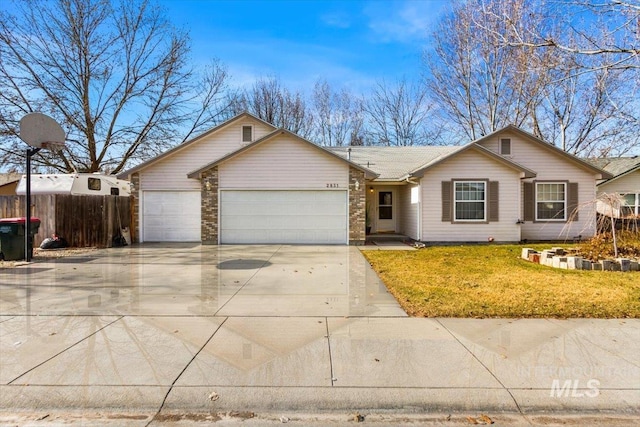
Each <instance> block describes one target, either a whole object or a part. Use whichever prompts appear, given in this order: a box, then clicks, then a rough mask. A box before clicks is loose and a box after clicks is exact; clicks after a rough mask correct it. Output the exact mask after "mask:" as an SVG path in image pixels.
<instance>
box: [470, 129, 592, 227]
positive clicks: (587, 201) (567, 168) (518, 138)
mask: <svg viewBox="0 0 640 427" xmlns="http://www.w3.org/2000/svg"><path fill="white" fill-rule="evenodd" d="M503 138H510V139H511V156H509V159H511V160H513V161H514V162H516V163H518V164H521V165H522V166H524V167H526V168H528V169H531V170H533V171H535V172H536V174H537V176H536V177H535V178H533V179H528V180H527V182H534V181H558V182H570V183H576V184H578V205H580V211H579V219H578V221H576V222H574V223H572V224H570V225H567V223H565V222H533V221H526V222H525V223H524V224H523V225H522V239H528V240H557V239H564V238H566V237H569V238H572V237H573V236H577V235H582V236H583V237H589V236H593V234H594V233H595V213H594V210H595V203H593V202H594V200H595V184H596V176H595V174H593V173H592V172H589V171H587V170H586V169H583V168H582V167H580V166H578V165H577V163H574V162H572V161H571V160H570V159H567V158H565V157H564V156H562V155H560V154H558V153H554V152H552V151H551V150H549V149H546V148H544V146H540V144H538V143H536V142H533V141H530V140H528V139H525V137H523V136H522V135H521V134H517V133H512V132H500V133H498V134H496V135H494V136H493V137H492V138H491V139H489V140H486V141H483V142H482V146H483V147H485V148H488V149H490V150H492V151H495V152H496V153H497V152H498V144H499V143H500V140H501V139H503ZM523 187H524V186H523ZM567 188H568V186H567ZM522 191H524V188H522ZM534 191H535V187H534ZM522 200H523V202H522V205H521V209H522V210H521V212H523V213H522V215H524V209H525V206H524V198H522ZM565 226H567V227H566V228H565Z"/></svg>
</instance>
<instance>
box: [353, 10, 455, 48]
mask: <svg viewBox="0 0 640 427" xmlns="http://www.w3.org/2000/svg"><path fill="white" fill-rule="evenodd" d="M444 4H445V1H443V0H407V1H403V2H375V3H370V4H368V6H367V7H366V8H365V10H364V13H365V15H366V16H367V17H368V18H369V29H370V30H371V31H372V32H373V35H374V37H378V38H379V41H382V42H387V43H388V42H402V43H411V42H415V41H422V40H424V39H425V38H426V37H427V35H428V33H429V30H430V27H431V26H432V25H433V23H434V22H435V21H436V19H437V18H438V15H439V14H440V13H441V11H442V9H443V6H444Z"/></svg>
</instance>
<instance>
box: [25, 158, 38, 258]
mask: <svg viewBox="0 0 640 427" xmlns="http://www.w3.org/2000/svg"><path fill="white" fill-rule="evenodd" d="M41 149H42V148H27V182H26V184H27V188H26V191H25V198H26V200H25V205H26V210H27V214H26V215H25V216H24V219H25V223H24V259H25V261H26V262H31V251H30V250H29V244H30V243H31V245H32V246H33V239H32V238H31V156H33V155H34V154H37V153H38V151H40V150H41Z"/></svg>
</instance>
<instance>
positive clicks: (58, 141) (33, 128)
mask: <svg viewBox="0 0 640 427" xmlns="http://www.w3.org/2000/svg"><path fill="white" fill-rule="evenodd" d="M20 139H21V140H23V141H24V142H26V143H27V144H29V145H30V146H31V147H32V148H27V152H26V157H27V179H26V186H27V188H26V190H27V191H26V192H25V209H26V215H25V218H26V222H25V232H24V239H25V243H24V252H25V254H24V259H25V260H26V261H27V262H31V255H32V251H33V236H32V235H31V221H30V219H31V156H33V155H34V154H37V153H38V151H40V150H42V149H45V150H50V151H53V152H59V151H61V150H62V149H63V148H64V147H65V144H64V140H65V133H64V130H63V129H62V127H61V126H60V125H59V124H58V122H56V121H55V120H53V119H52V118H51V117H49V116H45V115H44V114H42V113H30V114H27V115H26V116H24V117H23V118H22V119H20Z"/></svg>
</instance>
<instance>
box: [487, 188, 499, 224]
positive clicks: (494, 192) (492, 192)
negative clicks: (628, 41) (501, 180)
mask: <svg viewBox="0 0 640 427" xmlns="http://www.w3.org/2000/svg"><path fill="white" fill-rule="evenodd" d="M498 188H499V185H498V181H489V215H488V216H489V222H498V221H500V202H499V200H500V196H499V194H498Z"/></svg>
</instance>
